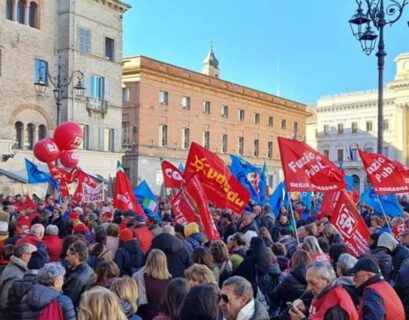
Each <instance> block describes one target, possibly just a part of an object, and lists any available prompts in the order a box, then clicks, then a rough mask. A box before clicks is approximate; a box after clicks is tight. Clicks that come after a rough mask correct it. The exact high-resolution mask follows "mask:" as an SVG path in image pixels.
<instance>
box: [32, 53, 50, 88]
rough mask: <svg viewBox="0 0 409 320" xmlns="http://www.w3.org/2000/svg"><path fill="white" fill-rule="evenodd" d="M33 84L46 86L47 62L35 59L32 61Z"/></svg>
mask: <svg viewBox="0 0 409 320" xmlns="http://www.w3.org/2000/svg"><path fill="white" fill-rule="evenodd" d="M34 82H38V83H42V84H45V85H47V84H48V63H47V61H44V60H41V59H36V60H35V61H34Z"/></svg>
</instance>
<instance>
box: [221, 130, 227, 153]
mask: <svg viewBox="0 0 409 320" xmlns="http://www.w3.org/2000/svg"><path fill="white" fill-rule="evenodd" d="M220 149H221V150H222V152H223V153H227V134H222V146H221V148H220Z"/></svg>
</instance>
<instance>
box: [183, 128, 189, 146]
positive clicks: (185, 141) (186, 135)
mask: <svg viewBox="0 0 409 320" xmlns="http://www.w3.org/2000/svg"><path fill="white" fill-rule="evenodd" d="M182 139H183V141H182V148H183V149H185V150H186V149H189V146H190V129H189V128H184V129H183V138H182Z"/></svg>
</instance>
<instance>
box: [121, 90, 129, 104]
mask: <svg viewBox="0 0 409 320" xmlns="http://www.w3.org/2000/svg"><path fill="white" fill-rule="evenodd" d="M129 99H130V90H129V88H122V100H123V101H129Z"/></svg>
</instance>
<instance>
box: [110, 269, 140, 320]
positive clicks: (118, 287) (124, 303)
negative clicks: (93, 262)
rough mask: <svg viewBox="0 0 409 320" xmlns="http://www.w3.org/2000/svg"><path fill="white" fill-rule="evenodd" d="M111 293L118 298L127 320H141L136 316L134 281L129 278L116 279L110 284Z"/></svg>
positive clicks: (135, 286) (136, 295) (136, 292)
mask: <svg viewBox="0 0 409 320" xmlns="http://www.w3.org/2000/svg"><path fill="white" fill-rule="evenodd" d="M111 291H112V292H113V293H115V294H116V295H117V297H118V298H119V303H120V304H121V308H122V311H123V312H124V313H125V315H126V316H127V317H128V320H142V318H141V317H139V316H138V315H136V311H137V310H138V304H137V300H138V286H137V284H136V281H135V280H134V279H132V278H130V277H127V276H126V277H123V278H116V279H115V280H114V281H113V282H112V286H111Z"/></svg>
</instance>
